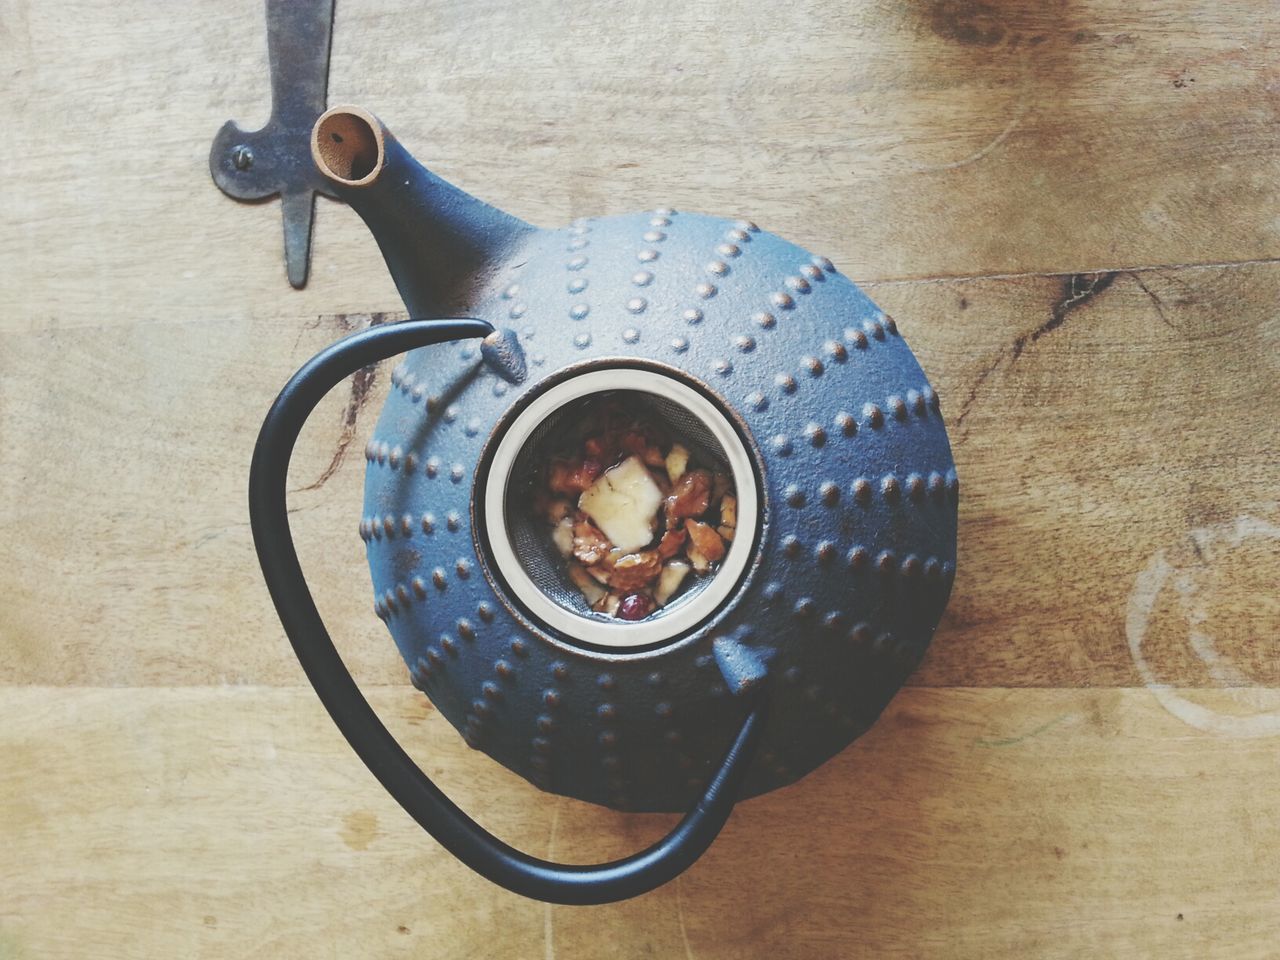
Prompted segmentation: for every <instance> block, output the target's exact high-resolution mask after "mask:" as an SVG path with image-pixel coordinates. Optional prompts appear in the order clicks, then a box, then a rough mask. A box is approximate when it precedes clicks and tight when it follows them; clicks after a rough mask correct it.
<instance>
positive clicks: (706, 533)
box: [684, 520, 724, 573]
mask: <svg viewBox="0 0 1280 960" xmlns="http://www.w3.org/2000/svg"><path fill="white" fill-rule="evenodd" d="M684 528H685V530H687V531H688V533H689V551H688V552H689V561H690V562H691V563H692V564H693V569H695V570H697V571H698V572H699V573H706V572H707V571H708V570H710V569H711V565H712V564H713V563H717V562H718V561H719V560H720V559H721V558H723V557H724V541H723V540H721V539H720V534H718V533H716V532H715V530H713V529H712V528H711V527H710V526H708V525H707V524H705V523H702V522H701V521H698V520H686V521H685V522H684Z"/></svg>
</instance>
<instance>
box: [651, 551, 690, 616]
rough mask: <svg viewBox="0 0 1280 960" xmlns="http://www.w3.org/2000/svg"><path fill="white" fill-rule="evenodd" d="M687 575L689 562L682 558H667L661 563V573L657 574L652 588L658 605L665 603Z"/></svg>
mask: <svg viewBox="0 0 1280 960" xmlns="http://www.w3.org/2000/svg"><path fill="white" fill-rule="evenodd" d="M688 575H689V564H687V563H685V561H683V560H668V561H667V562H666V563H665V564H663V567H662V573H660V574H659V575H658V584H657V586H655V587H654V588H653V599H654V600H656V601H657V603H658V606H660V607H661V606H665V605H666V603H667V601H668V600H670V599H671V598H672V597H673V596H674V595H675V592H676V591H677V590H679V589H680V584H682V583H684V578H685V577H687V576H688Z"/></svg>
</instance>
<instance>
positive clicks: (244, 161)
mask: <svg viewBox="0 0 1280 960" xmlns="http://www.w3.org/2000/svg"><path fill="white" fill-rule="evenodd" d="M231 162H232V163H233V164H235V167H236V169H237V170H239V171H241V172H243V171H245V170H248V169H249V168H250V167H252V166H253V151H252V150H250V149H249V148H248V147H247V146H245V145H244V144H243V143H242V144H240V145H239V146H236V147H232V148H231Z"/></svg>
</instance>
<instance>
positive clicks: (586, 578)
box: [569, 563, 609, 606]
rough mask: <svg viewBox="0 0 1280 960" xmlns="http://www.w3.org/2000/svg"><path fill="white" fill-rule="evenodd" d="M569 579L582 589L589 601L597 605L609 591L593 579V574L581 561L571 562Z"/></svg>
mask: <svg viewBox="0 0 1280 960" xmlns="http://www.w3.org/2000/svg"><path fill="white" fill-rule="evenodd" d="M569 579H570V580H572V581H573V585H574V586H575V587H577V588H578V589H579V590H581V591H582V595H583V596H584V597H585V598H586V600H587V603H589V604H591V605H593V606H594V605H595V604H596V603H598V602H599V601H600V600H601V598H603V597H604V595H605V594H606V593H608V592H609V591H607V590H606V589H605V588H604V587H602V586H600V584H598V583H596V582H595V580H593V579H591V574H590V573H588V572H587V569H586V567H584V566H583V565H582V564H580V563H571V564H569Z"/></svg>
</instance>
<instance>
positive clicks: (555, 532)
mask: <svg viewBox="0 0 1280 960" xmlns="http://www.w3.org/2000/svg"><path fill="white" fill-rule="evenodd" d="M551 542H552V543H554V544H555V545H556V549H557V550H559V551H560V556H562V557H570V556H573V517H565V518H564V519H562V520H561V521H560V522H559V523H557V524H556V525H555V527H554V528H553V529H552V531H551Z"/></svg>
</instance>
